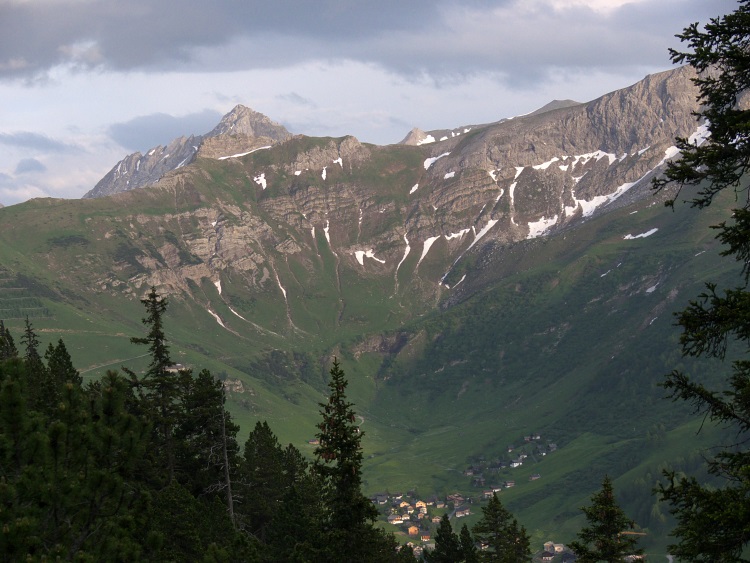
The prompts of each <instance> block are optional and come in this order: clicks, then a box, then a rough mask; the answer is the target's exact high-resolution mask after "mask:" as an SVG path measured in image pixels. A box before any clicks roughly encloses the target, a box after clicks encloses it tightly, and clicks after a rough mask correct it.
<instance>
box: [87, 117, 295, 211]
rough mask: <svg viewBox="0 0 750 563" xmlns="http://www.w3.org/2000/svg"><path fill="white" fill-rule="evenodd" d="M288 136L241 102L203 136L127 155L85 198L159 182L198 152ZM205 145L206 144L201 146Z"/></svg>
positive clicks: (247, 147)
mask: <svg viewBox="0 0 750 563" xmlns="http://www.w3.org/2000/svg"><path fill="white" fill-rule="evenodd" d="M290 137H291V134H290V133H289V131H287V130H286V129H285V128H284V127H283V126H282V125H279V124H278V123H274V122H273V121H271V120H270V119H269V118H268V117H266V116H265V115H263V114H262V113H258V112H257V111H253V110H252V109H250V108H247V107H245V106H242V105H238V106H236V107H235V108H234V109H233V110H232V111H230V112H229V113H228V114H226V115H225V116H224V117H223V118H222V119H221V121H220V122H219V124H218V125H217V126H216V127H214V129H213V130H211V131H210V132H209V133H207V134H206V135H198V136H193V135H191V136H190V137H187V138H186V137H180V138H178V139H175V140H173V141H172V142H171V143H169V145H167V146H166V147H163V146H161V145H159V146H158V147H154V148H152V149H151V150H149V151H148V152H147V153H146V154H145V155H143V154H141V153H140V152H136V153H133V154H131V155H128V156H126V157H125V158H124V159H122V160H121V161H120V162H118V163H117V165H115V167H114V168H112V170H110V171H109V172H108V173H107V175H106V176H104V178H102V179H101V180H99V182H98V183H97V184H96V186H94V188H93V189H92V190H90V191H89V192H87V193H86V194H85V195H84V196H83V197H84V198H96V197H104V196H108V195H112V194H116V193H120V192H125V191H128V190H132V189H135V188H140V187H142V186H147V185H149V184H154V183H156V182H158V181H159V180H160V179H161V178H162V177H164V175H165V174H167V173H168V172H171V171H172V170H176V169H177V168H181V167H183V166H186V165H187V164H190V163H191V162H193V160H195V158H196V156H198V155H200V156H203V157H207V158H220V157H222V156H232V155H235V154H240V153H243V152H249V151H251V150H253V149H256V148H258V147H261V146H264V145H273V144H275V143H278V142H281V141H285V140H287V139H288V138H290ZM204 145H205V146H204Z"/></svg>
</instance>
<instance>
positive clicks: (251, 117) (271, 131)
mask: <svg viewBox="0 0 750 563" xmlns="http://www.w3.org/2000/svg"><path fill="white" fill-rule="evenodd" d="M220 135H247V136H248V137H269V138H270V139H273V140H274V141H277V142H281V141H285V140H287V139H289V138H290V137H291V136H292V134H291V133H289V131H287V130H286V128H285V127H284V126H283V125H280V124H278V123H276V122H275V121H271V120H270V119H269V118H268V117H267V116H265V115H263V114H262V113H259V112H257V111H255V110H253V109H250V108H249V107H246V106H243V105H241V104H240V105H236V106H235V107H234V109H232V111H230V112H229V113H228V114H226V115H225V116H224V117H222V118H221V121H220V122H219V124H218V125H217V126H216V127H214V128H213V130H212V131H211V132H210V133H208V134H207V135H206V137H218V136H220Z"/></svg>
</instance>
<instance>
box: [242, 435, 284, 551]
mask: <svg viewBox="0 0 750 563" xmlns="http://www.w3.org/2000/svg"><path fill="white" fill-rule="evenodd" d="M241 481H242V494H241V496H242V497H243V501H242V507H241V508H239V510H240V512H241V513H242V515H243V517H244V521H243V527H245V528H246V529H247V530H248V531H250V532H251V533H252V534H254V535H255V536H256V537H257V538H258V539H260V540H261V541H262V542H265V541H267V536H268V531H269V528H270V524H271V520H272V519H273V517H274V516H275V514H276V511H277V510H278V509H279V507H280V505H281V499H282V498H283V497H284V495H285V494H286V492H287V488H288V487H287V485H288V482H287V480H286V479H285V475H284V452H283V450H282V449H281V446H280V445H279V441H278V439H277V438H276V435H275V434H274V433H273V431H272V430H271V428H270V427H269V426H268V423H266V422H265V421H264V422H260V421H258V422H256V423H255V428H254V429H253V431H252V432H250V435H249V436H248V438H247V441H246V442H245V448H244V464H243V471H242V478H241Z"/></svg>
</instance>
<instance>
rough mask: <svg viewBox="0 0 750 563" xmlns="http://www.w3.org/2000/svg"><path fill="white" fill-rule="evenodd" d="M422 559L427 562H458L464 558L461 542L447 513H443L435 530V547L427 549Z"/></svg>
mask: <svg viewBox="0 0 750 563" xmlns="http://www.w3.org/2000/svg"><path fill="white" fill-rule="evenodd" d="M424 560H425V561H427V563H459V562H460V561H463V560H464V558H463V553H462V549H461V543H460V541H459V539H458V536H456V534H455V532H454V531H453V527H452V526H451V522H450V520H449V519H448V515H447V514H443V517H442V518H441V519H440V524H439V525H438V528H437V531H436V532H435V549H431V550H427V551H426V552H425V554H424Z"/></svg>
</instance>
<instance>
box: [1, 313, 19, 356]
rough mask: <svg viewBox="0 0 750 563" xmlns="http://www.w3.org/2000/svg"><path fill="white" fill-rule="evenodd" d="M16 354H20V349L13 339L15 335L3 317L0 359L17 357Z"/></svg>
mask: <svg viewBox="0 0 750 563" xmlns="http://www.w3.org/2000/svg"><path fill="white" fill-rule="evenodd" d="M16 356H18V350H17V349H16V344H15V342H14V341H13V336H12V335H11V334H10V331H9V330H8V329H7V327H6V326H5V323H3V321H2V319H0V361H2V360H7V359H10V358H15V357H16Z"/></svg>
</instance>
